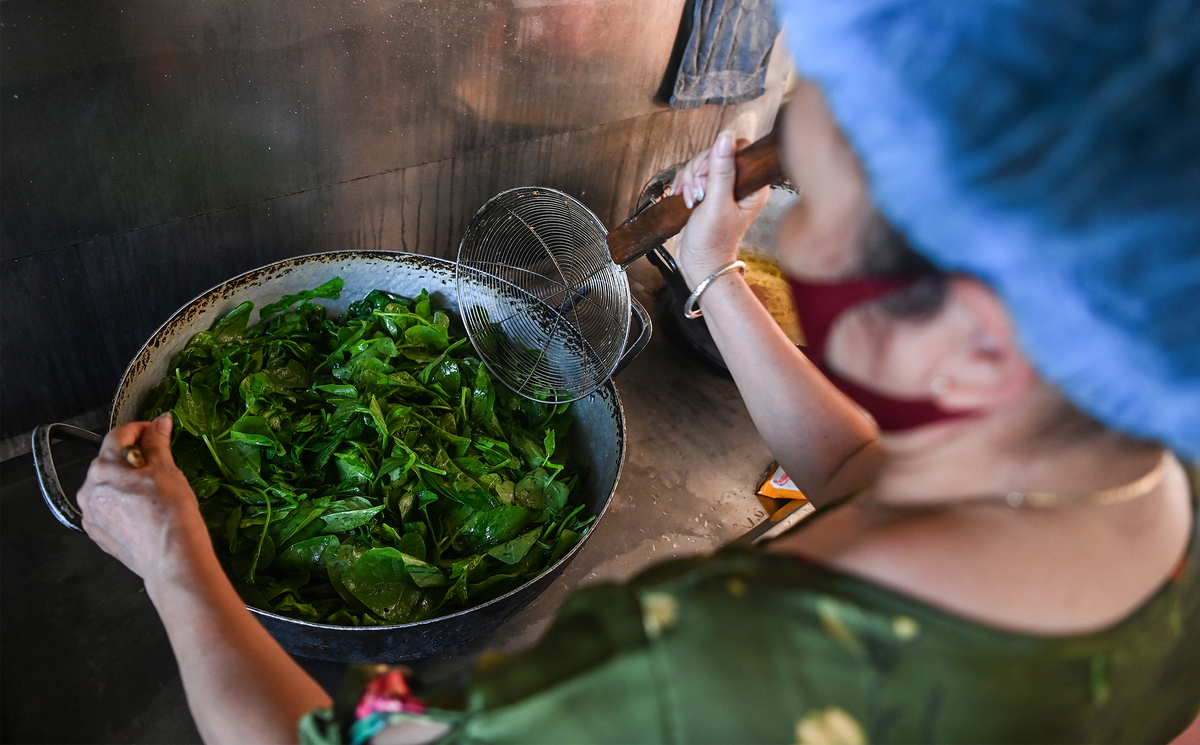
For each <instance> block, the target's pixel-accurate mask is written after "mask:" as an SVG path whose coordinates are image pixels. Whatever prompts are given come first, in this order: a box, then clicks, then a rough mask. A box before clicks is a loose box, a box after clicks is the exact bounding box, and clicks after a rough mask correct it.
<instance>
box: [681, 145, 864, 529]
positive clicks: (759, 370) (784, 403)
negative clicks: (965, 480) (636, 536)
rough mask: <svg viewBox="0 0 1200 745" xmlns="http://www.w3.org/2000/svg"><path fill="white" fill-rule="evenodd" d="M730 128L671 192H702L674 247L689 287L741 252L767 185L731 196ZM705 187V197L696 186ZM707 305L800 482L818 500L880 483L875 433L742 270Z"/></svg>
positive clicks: (758, 421)
mask: <svg viewBox="0 0 1200 745" xmlns="http://www.w3.org/2000/svg"><path fill="white" fill-rule="evenodd" d="M734 151H735V145H734V139H733V134H732V133H731V132H723V133H721V135H720V136H719V137H718V138H717V141H716V143H714V145H713V147H712V148H711V149H710V150H709V151H706V152H704V153H701V154H700V155H698V156H697V157H696V158H695V159H693V160H692V161H691V162H690V163H689V164H688V165H687V166H686V167H685V168H684V169H682V170H681V171H680V174H679V176H677V177H676V180H675V183H674V184H673V187H672V189H673V191H675V192H677V193H683V194H684V195H685V197H686V198H687V199H689V200H695V199H696V197H697V196H699V197H700V198H701V201H700V203H699V205H698V206H697V207H696V209H695V211H694V212H693V213H692V217H691V220H690V221H689V222H688V225H687V227H686V228H685V229H684V231H683V232H682V233H681V234H680V237H679V240H678V242H677V243H676V253H677V257H678V263H679V266H680V269H681V271H682V272H683V275H684V278H685V279H686V280H687V282H688V285H689V286H691V287H695V286H696V285H698V284H699V283H700V282H701V281H702V280H703V279H704V278H705V277H707V276H709V274H711V273H712V272H713V271H715V270H716V269H718V268H719V267H721V266H724V265H725V264H727V263H729V262H730V261H733V260H734V259H736V258H737V250H738V245H739V243H740V241H741V237H742V235H743V234H744V233H745V231H746V229H747V228H749V226H750V223H751V222H753V221H754V218H755V217H756V216H757V214H758V212H759V211H760V210H761V209H762V206H763V205H764V204H765V203H766V200H767V193H768V190H765V189H764V190H762V191H760V192H759V193H757V194H755V195H753V196H751V197H747V198H746V199H744V200H742V202H741V203H738V202H736V201H734V199H733V182H734V176H735V167H734V160H733V154H734ZM698 190H699V194H697V191H698ZM700 307H701V309H702V310H703V311H704V319H705V321H706V322H707V324H708V329H709V332H710V333H711V334H712V337H713V341H715V342H716V344H717V347H718V349H720V351H721V356H722V357H723V358H724V360H725V363H726V365H727V366H728V367H729V371H730V373H731V374H732V375H733V379H734V381H735V382H736V383H737V386H738V389H739V391H740V392H741V394H742V398H743V399H744V400H745V402H746V407H747V408H748V409H749V411H750V416H751V418H752V419H753V420H754V425H755V427H757V428H758V431H759V433H760V434H761V435H762V437H763V439H764V440H765V441H766V443H767V446H768V447H769V448H770V449H771V452H772V454H774V456H775V458H776V459H778V460H779V463H780V465H782V466H783V468H784V470H785V471H787V473H788V475H789V476H790V477H791V478H792V480H793V481H795V482H796V484H797V485H798V486H799V487H800V488H801V489H802V490H803V491H804V493H805V494H806V495H807V496H808V497H809V498H810V499H812V501H813V502H814V503H815V504H817V505H818V506H819V505H820V504H822V503H823V502H826V501H828V500H830V499H834V498H836V497H839V496H842V495H844V494H846V493H848V492H850V491H852V490H854V489H857V488H860V487H862V486H865V485H867V484H869V483H871V481H873V476H874V474H875V470H876V468H878V466H879V464H880V462H881V460H882V452H881V450H880V449H879V446H878V443H877V437H878V430H877V428H876V427H875V425H874V424H873V423H872V422H871V421H869V420H868V419H867V418H866V417H865V416H864V415H863V414H862V412H861V411H860V410H859V409H858V407H857V406H856V405H855V404H854V403H853V402H851V401H850V400H849V399H848V398H846V397H845V396H844V395H843V394H842V393H841V392H840V391H838V390H837V388H835V387H834V386H833V384H832V383H830V382H829V381H828V379H826V378H825V376H824V375H822V374H821V372H820V371H819V370H817V368H816V367H815V366H814V365H813V364H812V363H811V362H809V360H808V358H807V357H805V356H804V354H803V353H802V352H801V351H800V350H799V349H797V348H796V346H795V345H794V344H792V342H791V341H790V340H789V339H788V338H787V336H785V335H784V333H783V331H782V330H781V329H780V328H779V325H778V324H777V323H776V322H775V320H774V319H773V318H772V317H771V315H770V313H769V312H768V311H767V309H766V308H764V307H763V305H762V303H760V302H759V301H758V298H756V297H755V295H754V293H753V292H752V291H751V289H750V286H749V285H747V284H746V281H745V280H744V279H743V278H742V277H741V276H740V275H739V274H737V273H729V274H725V275H722V276H721V277H720V278H718V279H717V280H715V281H714V282H713V283H712V284H710V285H709V286H708V289H707V290H705V292H704V294H703V295H701V298H700Z"/></svg>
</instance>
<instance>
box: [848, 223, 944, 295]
mask: <svg viewBox="0 0 1200 745" xmlns="http://www.w3.org/2000/svg"><path fill="white" fill-rule="evenodd" d="M860 240H861V242H862V249H863V250H862V265H861V267H860V269H861V271H862V273H863V274H865V275H867V276H869V277H918V278H919V279H918V281H917V282H916V284H914V285H912V286H911V287H906V288H904V289H902V290H898V291H896V292H893V293H891V294H889V295H888V296H887V297H885V298H883V300H881V301H880V302H881V303H882V306H883V309H884V310H885V311H886V312H887V313H889V314H891V315H893V316H896V317H897V318H907V319H920V318H927V317H929V316H931V315H933V314H934V313H936V312H937V311H938V310H939V309H940V308H941V307H942V303H943V302H945V300H946V288H947V276H946V274H945V273H944V272H943V271H942V270H940V269H938V268H937V267H936V266H934V265H933V264H932V263H930V261H929V260H928V259H926V258H925V257H924V256H922V255H921V254H919V253H917V252H916V251H915V250H913V248H912V246H910V245H909V243H908V240H907V239H905V237H904V236H903V235H902V234H901V233H900V231H898V230H896V228H895V227H893V226H892V224H891V223H890V222H888V221H887V218H885V217H884V216H883V215H881V214H880V213H879V212H878V210H874V209H873V210H871V212H870V214H869V215H868V216H867V219H866V221H865V222H864V223H863V226H862V231H861V233H860Z"/></svg>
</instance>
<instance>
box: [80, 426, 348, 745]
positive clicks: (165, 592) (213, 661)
mask: <svg viewBox="0 0 1200 745" xmlns="http://www.w3.org/2000/svg"><path fill="white" fill-rule="evenodd" d="M171 427H172V419H171V416H170V415H169V414H165V415H163V416H161V417H159V418H158V419H156V420H154V421H153V422H136V423H133V424H126V425H124V426H121V427H118V428H116V429H114V430H113V431H112V432H110V433H109V434H108V436H107V437H105V439H104V444H103V445H102V446H101V450H100V455H99V457H97V458H96V460H95V461H93V463H92V466H91V468H90V469H89V470H88V477H87V481H86V482H85V483H84V485H83V487H82V488H81V489H80V490H79V507H80V509H81V511H82V512H83V526H84V529H85V530H86V531H87V533H88V535H89V536H91V537H92V539H93V540H94V541H95V542H96V543H97V544H98V545H99V546H100V548H102V549H104V551H106V552H107V553H109V554H112V555H113V556H115V557H116V558H117V559H119V560H120V561H121V562H122V563H123V564H125V566H127V567H129V569H131V570H133V571H134V572H135V573H137V574H138V575H139V576H141V577H142V579H143V580H145V583H146V593H147V594H148V595H149V597H150V599H151V601H153V603H154V607H155V608H156V609H157V610H158V614H159V617H160V618H162V621H163V625H164V626H165V627H166V629H167V635H168V637H169V638H170V640H171V647H172V649H173V650H174V652H175V659H176V661H177V662H178V663H179V672H180V675H181V676H182V678H183V686H184V690H185V691H186V693H187V699H188V706H189V707H190V708H191V711H192V717H193V718H194V719H195V720H196V726H197V728H198V729H199V730H200V734H201V736H202V737H203V738H204V741H205V742H207V743H226V742H227V743H241V742H296V740H297V735H296V723H297V721H299V719H300V717H301V716H302V715H303V714H305V713H306V712H308V711H310V710H312V709H314V708H318V707H324V706H329V705H330V699H329V697H328V696H327V695H326V694H325V692H324V690H322V688H321V687H320V686H319V685H318V684H317V683H316V681H314V680H313V679H312V678H311V677H310V676H309V675H308V674H307V673H306V672H304V669H303V668H301V667H300V666H299V665H297V664H296V662H295V660H293V659H292V658H291V657H290V656H289V655H288V654H287V652H285V651H284V650H283V648H281V647H280V646H279V644H278V643H276V641H275V640H274V639H273V638H271V635H270V634H268V633H267V632H266V630H265V629H263V627H262V626H261V625H260V624H259V623H258V621H256V620H255V619H254V616H252V615H251V614H250V611H248V610H247V609H246V606H245V604H244V603H243V602H242V600H241V598H239V597H238V594H237V592H236V591H235V590H234V589H233V586H232V585H231V584H230V583H229V580H228V578H226V576H225V572H224V571H223V570H222V568H221V565H220V563H219V562H218V561H217V557H216V555H215V554H214V553H213V548H212V542H211V539H210V538H209V535H208V530H207V528H206V526H205V524H204V521H203V519H202V518H201V516H200V509H199V506H198V505H197V503H196V497H195V495H194V494H193V492H192V490H191V487H190V486H188V483H187V479H186V478H185V477H184V475H183V473H182V472H181V471H180V470H179V469H178V468H177V467H176V466H175V461H174V459H173V458H172V457H171V451H170V433H171ZM135 443H137V444H138V445H139V446H140V447H141V449H142V452H143V454H144V455H145V458H146V466H145V467H144V468H138V469H135V468H132V467H130V466H129V465H128V464H127V463H126V462H125V460H124V459H123V458H122V457H121V452H122V449H123V448H125V447H127V446H129V445H133V444H135Z"/></svg>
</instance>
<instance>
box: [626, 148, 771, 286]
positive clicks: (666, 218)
mask: <svg viewBox="0 0 1200 745" xmlns="http://www.w3.org/2000/svg"><path fill="white" fill-rule="evenodd" d="M734 162H735V163H736V164H737V179H736V180H735V181H734V184H733V196H734V198H735V199H744V198H746V197H748V196H750V195H751V194H753V193H754V192H756V191H758V190H759V189H761V188H763V187H764V186H768V185H770V184H773V183H775V182H776V181H778V180H779V179H781V178H783V170H782V168H781V166H780V163H779V138H778V137H777V135H776V133H775V132H772V133H771V134H769V135H767V136H766V137H764V138H762V139H761V140H759V141H758V142H756V143H754V144H753V145H748V146H746V147H745V148H744V149H742V150H740V151H738V154H737V155H736V156H735V157H734ZM691 216H692V211H691V210H690V209H688V206H687V205H686V204H684V202H683V195H682V194H672V195H671V196H669V197H667V198H666V199H663V200H662V201H661V202H659V203H657V204H652V205H650V206H649V207H647V208H646V209H644V210H642V211H641V212H639V213H638V214H636V215H634V216H633V217H631V218H629V219H628V220H626V221H625V222H624V223H622V224H621V225H619V226H618V227H616V228H613V229H612V230H611V231H609V233H608V252H609V254H610V255H611V256H612V260H613V261H614V262H616V263H617V264H628V263H629V262H631V261H633V260H634V259H636V258H638V257H639V256H641V255H642V254H645V253H648V252H650V251H653V250H654V249H655V248H656V247H657V246H661V245H662V243H663V241H665V240H667V239H668V238H670V237H671V236H673V235H675V234H676V233H678V232H679V231H680V230H683V226H684V225H687V221H688V218H689V217H691Z"/></svg>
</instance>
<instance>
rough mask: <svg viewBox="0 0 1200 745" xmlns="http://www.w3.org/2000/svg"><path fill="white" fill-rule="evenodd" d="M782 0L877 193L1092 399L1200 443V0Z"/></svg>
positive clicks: (806, 69)
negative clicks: (980, 285)
mask: <svg viewBox="0 0 1200 745" xmlns="http://www.w3.org/2000/svg"><path fill="white" fill-rule="evenodd" d="M778 2H779V7H780V10H781V11H782V12H783V14H784V18H785V20H786V25H787V28H788V35H789V42H790V46H791V50H792V52H793V54H794V55H795V57H796V62H797V65H798V66H799V68H800V70H801V72H802V73H803V74H804V75H806V76H808V77H810V78H813V79H814V80H816V81H817V82H818V83H819V84H820V85H821V87H822V88H823V90H824V92H825V96H826V99H827V101H828V103H829V105H830V107H831V109H832V110H833V112H834V116H835V117H836V118H837V120H838V122H839V124H840V125H841V127H842V129H843V131H844V132H845V133H846V136H847V137H848V139H849V140H850V142H851V145H852V147H853V148H854V150H855V151H856V153H857V154H858V155H859V157H860V159H861V160H862V162H863V165H864V168H865V169H866V172H867V176H868V179H869V181H870V185H871V191H872V196H873V198H874V200H875V202H876V205H877V206H878V208H879V209H880V211H881V212H882V213H883V214H884V215H885V216H887V217H888V218H889V219H890V220H891V221H892V222H893V224H895V225H896V226H897V228H899V229H900V230H901V231H902V232H903V233H904V234H905V235H906V236H907V237H908V238H909V240H910V241H911V242H912V244H913V246H914V247H915V248H917V249H918V250H919V251H921V252H922V253H924V254H925V255H926V256H927V257H929V258H930V259H931V260H932V261H934V263H936V264H937V265H939V266H941V267H942V268H944V269H946V270H949V271H961V272H966V273H969V274H972V275H974V276H977V277H979V278H980V279H982V280H984V281H986V282H987V283H989V284H990V285H991V286H992V287H993V288H994V289H995V290H996V291H997V292H998V293H999V294H1000V296H1001V297H1002V298H1003V299H1004V301H1005V303H1006V304H1007V306H1008V308H1009V310H1010V312H1011V313H1012V316H1013V320H1014V323H1015V324H1016V327H1017V331H1018V334H1019V337H1020V342H1021V345H1022V348H1023V349H1024V350H1025V351H1026V353H1027V354H1028V355H1029V356H1030V358H1031V359H1032V360H1033V362H1034V364H1035V365H1036V367H1037V368H1038V370H1039V372H1040V374H1041V375H1042V376H1043V377H1044V378H1046V379H1047V380H1049V381H1050V382H1051V383H1053V384H1054V385H1056V386H1057V387H1058V388H1059V389H1060V390H1062V391H1063V393H1064V394H1065V395H1066V396H1067V397H1068V398H1070V399H1071V400H1072V401H1074V402H1075V403H1076V404H1077V405H1078V406H1079V407H1080V408H1082V409H1084V410H1085V411H1087V412H1089V413H1091V414H1092V415H1093V416H1095V417H1097V418H1098V419H1100V420H1101V421H1103V422H1105V423H1106V424H1108V425H1109V426H1111V427H1114V428H1116V429H1119V430H1122V431H1125V432H1129V433H1132V434H1135V435H1139V436H1142V437H1147V438H1151V439H1155V440H1158V441H1161V442H1163V443H1165V444H1167V445H1169V446H1171V447H1172V448H1174V449H1175V450H1177V451H1178V452H1180V453H1182V454H1184V455H1186V456H1189V457H1191V458H1200V3H1198V2H1196V1H1195V0H1127V1H1125V2H1118V1H1115V0H778Z"/></svg>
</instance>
